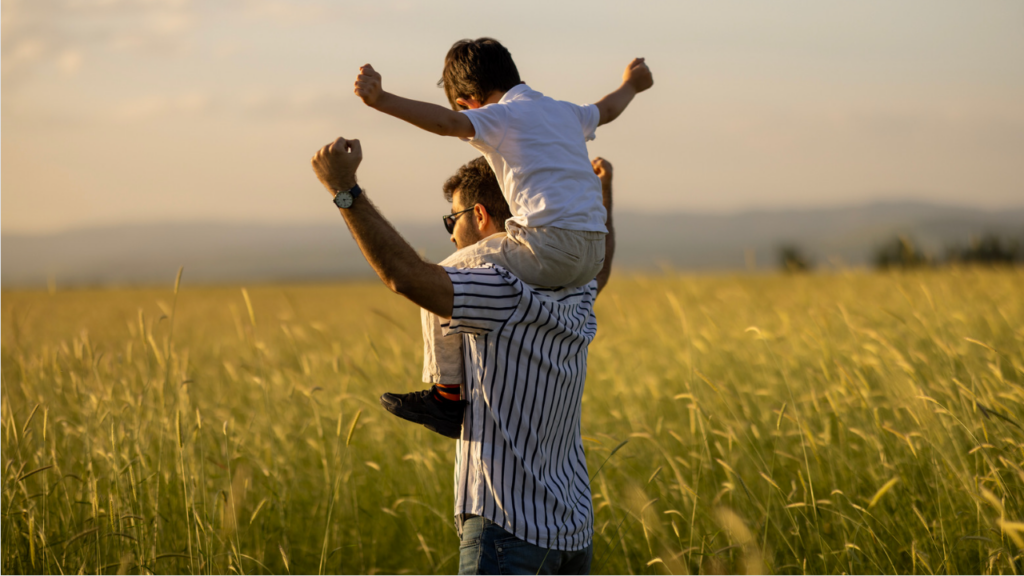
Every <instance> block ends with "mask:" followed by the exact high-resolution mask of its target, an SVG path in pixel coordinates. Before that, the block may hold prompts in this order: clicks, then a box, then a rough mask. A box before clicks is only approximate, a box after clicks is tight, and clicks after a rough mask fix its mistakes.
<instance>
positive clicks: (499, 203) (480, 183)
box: [443, 156, 512, 232]
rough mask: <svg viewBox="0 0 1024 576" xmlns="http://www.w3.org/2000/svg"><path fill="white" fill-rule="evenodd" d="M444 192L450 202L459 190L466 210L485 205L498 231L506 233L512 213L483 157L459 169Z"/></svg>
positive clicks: (446, 185) (446, 184) (449, 180)
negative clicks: (506, 222) (507, 221)
mask: <svg viewBox="0 0 1024 576" xmlns="http://www.w3.org/2000/svg"><path fill="white" fill-rule="evenodd" d="M443 190H444V198H445V200H447V201H449V202H451V201H452V195H453V194H455V191H456V190H458V191H459V194H460V196H461V197H462V205H463V206H465V207H466V208H472V207H473V206H476V205H477V204H481V205H483V207H484V208H486V209H487V213H488V214H490V215H491V219H492V220H494V225H495V226H497V227H498V230H501V231H502V232H504V231H505V220H508V219H509V218H511V217H512V211H511V210H509V207H508V202H506V201H505V197H504V196H503V195H502V194H501V187H500V186H498V178H497V177H496V176H495V175H494V171H493V170H491V167H490V166H489V165H488V164H487V160H486V159H485V158H484V157H483V156H481V157H479V158H477V159H475V160H471V161H469V162H467V163H466V164H465V165H464V166H463V167H461V168H459V171H458V172H456V173H455V175H454V176H452V177H451V178H449V179H448V181H447V182H445V183H444V186H443Z"/></svg>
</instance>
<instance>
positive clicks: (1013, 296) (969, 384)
mask: <svg viewBox="0 0 1024 576" xmlns="http://www.w3.org/2000/svg"><path fill="white" fill-rule="evenodd" d="M172 275H173V274H172ZM1022 287H1024V270H1021V269H1009V270H1001V271H995V270H973V269H959V270H958V269H953V270H947V271H941V272H935V271H921V272H913V273H891V274H871V273H866V272H863V273H862V272H851V273H847V274H835V275H809V276H783V275H769V276H735V277H733V276H706V277H704V276H675V275H667V276H662V277H628V276H616V277H613V279H612V283H611V284H610V285H609V287H608V289H607V290H606V291H605V292H604V293H603V294H602V296H601V297H600V299H599V300H598V304H597V315H598V322H599V331H598V337H597V340H596V341H595V342H594V344H593V346H592V348H591V353H590V368H589V373H588V376H589V378H588V381H587V386H586V392H585V395H584V402H583V410H584V415H583V435H584V438H585V444H586V447H587V450H588V465H589V468H590V473H591V475H592V476H593V480H592V485H593V492H594V508H595V511H596V536H595V543H594V544H595V545H594V549H595V557H594V565H593V570H594V572H595V573H658V574H660V573H666V572H672V573H713V572H721V571H737V572H742V571H761V572H765V571H766V572H773V573H783V574H796V573H801V574H803V573H865V572H867V573H924V574H930V573H981V574H992V573H1021V572H1022V571H1024V560H1022V554H1024V429H1022V428H1021V426H1022V425H1024V288H1022ZM2 306H3V308H2V354H3V356H2V368H3V380H2V390H3V392H2V428H3V437H2V450H3V462H2V465H3V475H2V515H3V516H2V532H3V533H2V565H0V569H2V571H3V572H4V573H24V572H33V573H108V574H112V573H129V574H131V573H168V572H173V573H179V572H181V573H228V572H235V573H246V574H255V573H270V572H273V573H339V572H349V573H352V572H358V573H375V572H394V573H428V574H429V573H454V572H455V571H456V569H457V564H458V538H457V536H456V534H455V530H454V526H453V521H452V501H453V488H452V473H453V452H454V442H453V441H451V440H448V439H446V438H443V437H440V436H438V435H435V434H432V433H430V432H428V431H426V430H425V429H424V428H422V427H419V426H415V425H412V424H409V423H407V422H405V421H401V420H398V419H396V418H394V417H393V416H391V415H389V414H387V413H386V412H385V411H384V410H383V409H381V408H380V406H379V405H378V403H377V397H378V396H379V395H380V394H381V393H382V392H384V391H411V390H416V389H420V387H421V385H420V384H419V383H418V376H419V372H420V364H419V363H420V360H421V358H422V350H421V346H422V345H421V339H420V336H419V319H418V315H417V311H416V309H415V308H414V307H413V306H412V305H411V304H409V303H407V302H405V301H404V300H402V299H401V298H399V297H397V296H394V295H392V294H390V293H389V292H387V291H386V289H384V288H383V287H382V286H380V285H379V284H376V283H370V282H367V283H350V284H338V285H289V286H250V287H248V289H247V290H246V289H240V287H233V288H228V287H217V288H210V287H203V288H195V287H191V286H190V285H189V283H188V270H185V273H184V278H183V281H182V283H181V286H180V288H179V289H177V290H175V289H174V287H173V278H172V279H169V281H168V285H167V286H166V288H163V289H149V290H107V291H88V290H82V291H58V292H56V293H53V294H49V293H47V292H25V291H4V292H3V298H2Z"/></svg>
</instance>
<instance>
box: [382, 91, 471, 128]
mask: <svg viewBox="0 0 1024 576" xmlns="http://www.w3.org/2000/svg"><path fill="white" fill-rule="evenodd" d="M374 108H376V109H377V110H379V111H381V112H383V113H385V114H390V115H391V116H394V117H395V118H399V119H401V120H405V121H406V122H408V123H410V124H412V125H414V126H418V127H420V128H422V129H424V130H426V131H427V132H433V133H434V134H440V135H441V136H456V137H459V138H472V137H473V136H474V135H475V134H476V131H475V130H474V129H473V123H472V122H470V121H469V118H467V117H466V116H465V115H463V114H459V113H458V112H455V111H454V110H448V109H447V108H443V107H441V106H438V105H437V104H430V103H429V102H420V101H418V100H410V99H409V98H403V97H401V96H397V95H395V94H391V93H384V94H381V98H380V100H378V102H377V103H376V104H375V105H374Z"/></svg>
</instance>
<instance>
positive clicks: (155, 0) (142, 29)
mask: <svg viewBox="0 0 1024 576" xmlns="http://www.w3.org/2000/svg"><path fill="white" fill-rule="evenodd" d="M197 10H198V8H197V7H196V5H194V4H193V2H192V1H191V0H5V1H4V3H3V20H2V47H0V48H2V66H3V82H4V84H5V92H6V91H7V90H9V89H11V88H18V87H20V86H21V85H23V84H24V83H25V82H28V81H30V80H31V78H32V77H33V76H34V75H35V74H36V73H37V72H39V71H40V70H42V69H45V68H47V67H49V68H56V69H58V70H61V71H63V72H66V73H68V72H76V71H78V70H79V69H80V68H81V67H82V65H83V63H84V62H86V61H88V60H89V59H90V58H89V55H90V54H91V53H94V52H97V51H102V50H115V51H133V52H138V51H150V52H162V53H173V52H175V51H179V50H181V49H182V48H183V46H184V45H185V44H186V43H187V39H188V34H189V32H190V31H191V30H192V29H193V28H194V26H195V23H196V20H197V17H198V16H197V13H196V12H197Z"/></svg>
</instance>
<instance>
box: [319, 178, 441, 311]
mask: <svg viewBox="0 0 1024 576" xmlns="http://www.w3.org/2000/svg"><path fill="white" fill-rule="evenodd" d="M339 211H340V212H341V215H342V216H343V217H344V218H345V224H347V225H348V228H349V231H351V232H352V237H353V238H355V241H356V244H358V245H359V250H361V251H362V253H363V256H365V257H366V261H367V262H369V264H370V266H371V267H372V268H373V270H374V271H375V272H376V273H377V275H378V276H380V279H381V280H382V281H383V282H384V284H385V285H386V286H387V287H388V288H390V289H391V290H393V291H394V292H396V293H398V294H401V295H403V296H405V297H406V298H408V299H409V300H411V301H412V302H414V303H415V304H416V305H418V306H420V307H421V308H425V309H426V310H428V311H430V312H433V313H434V314H437V315H438V316H440V317H442V318H451V315H452V303H453V299H454V291H453V287H452V282H451V279H450V278H449V277H448V274H447V273H446V272H445V271H444V269H443V268H441V267H440V266H437V265H434V264H429V263H427V262H424V261H423V260H422V259H421V258H420V257H419V254H417V253H416V251H415V250H413V248H412V246H410V245H409V243H408V242H406V241H405V239H404V238H402V236H401V235H400V234H399V233H398V231H397V230H395V228H394V227H393V226H392V225H391V223H390V222H388V221H387V220H385V219H384V217H383V216H382V215H381V214H380V212H378V211H377V208H376V207H375V206H374V205H373V204H372V203H371V202H370V199H369V198H367V197H366V194H363V195H362V196H360V197H358V198H356V201H355V202H353V204H352V206H351V207H350V208H343V209H339Z"/></svg>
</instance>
